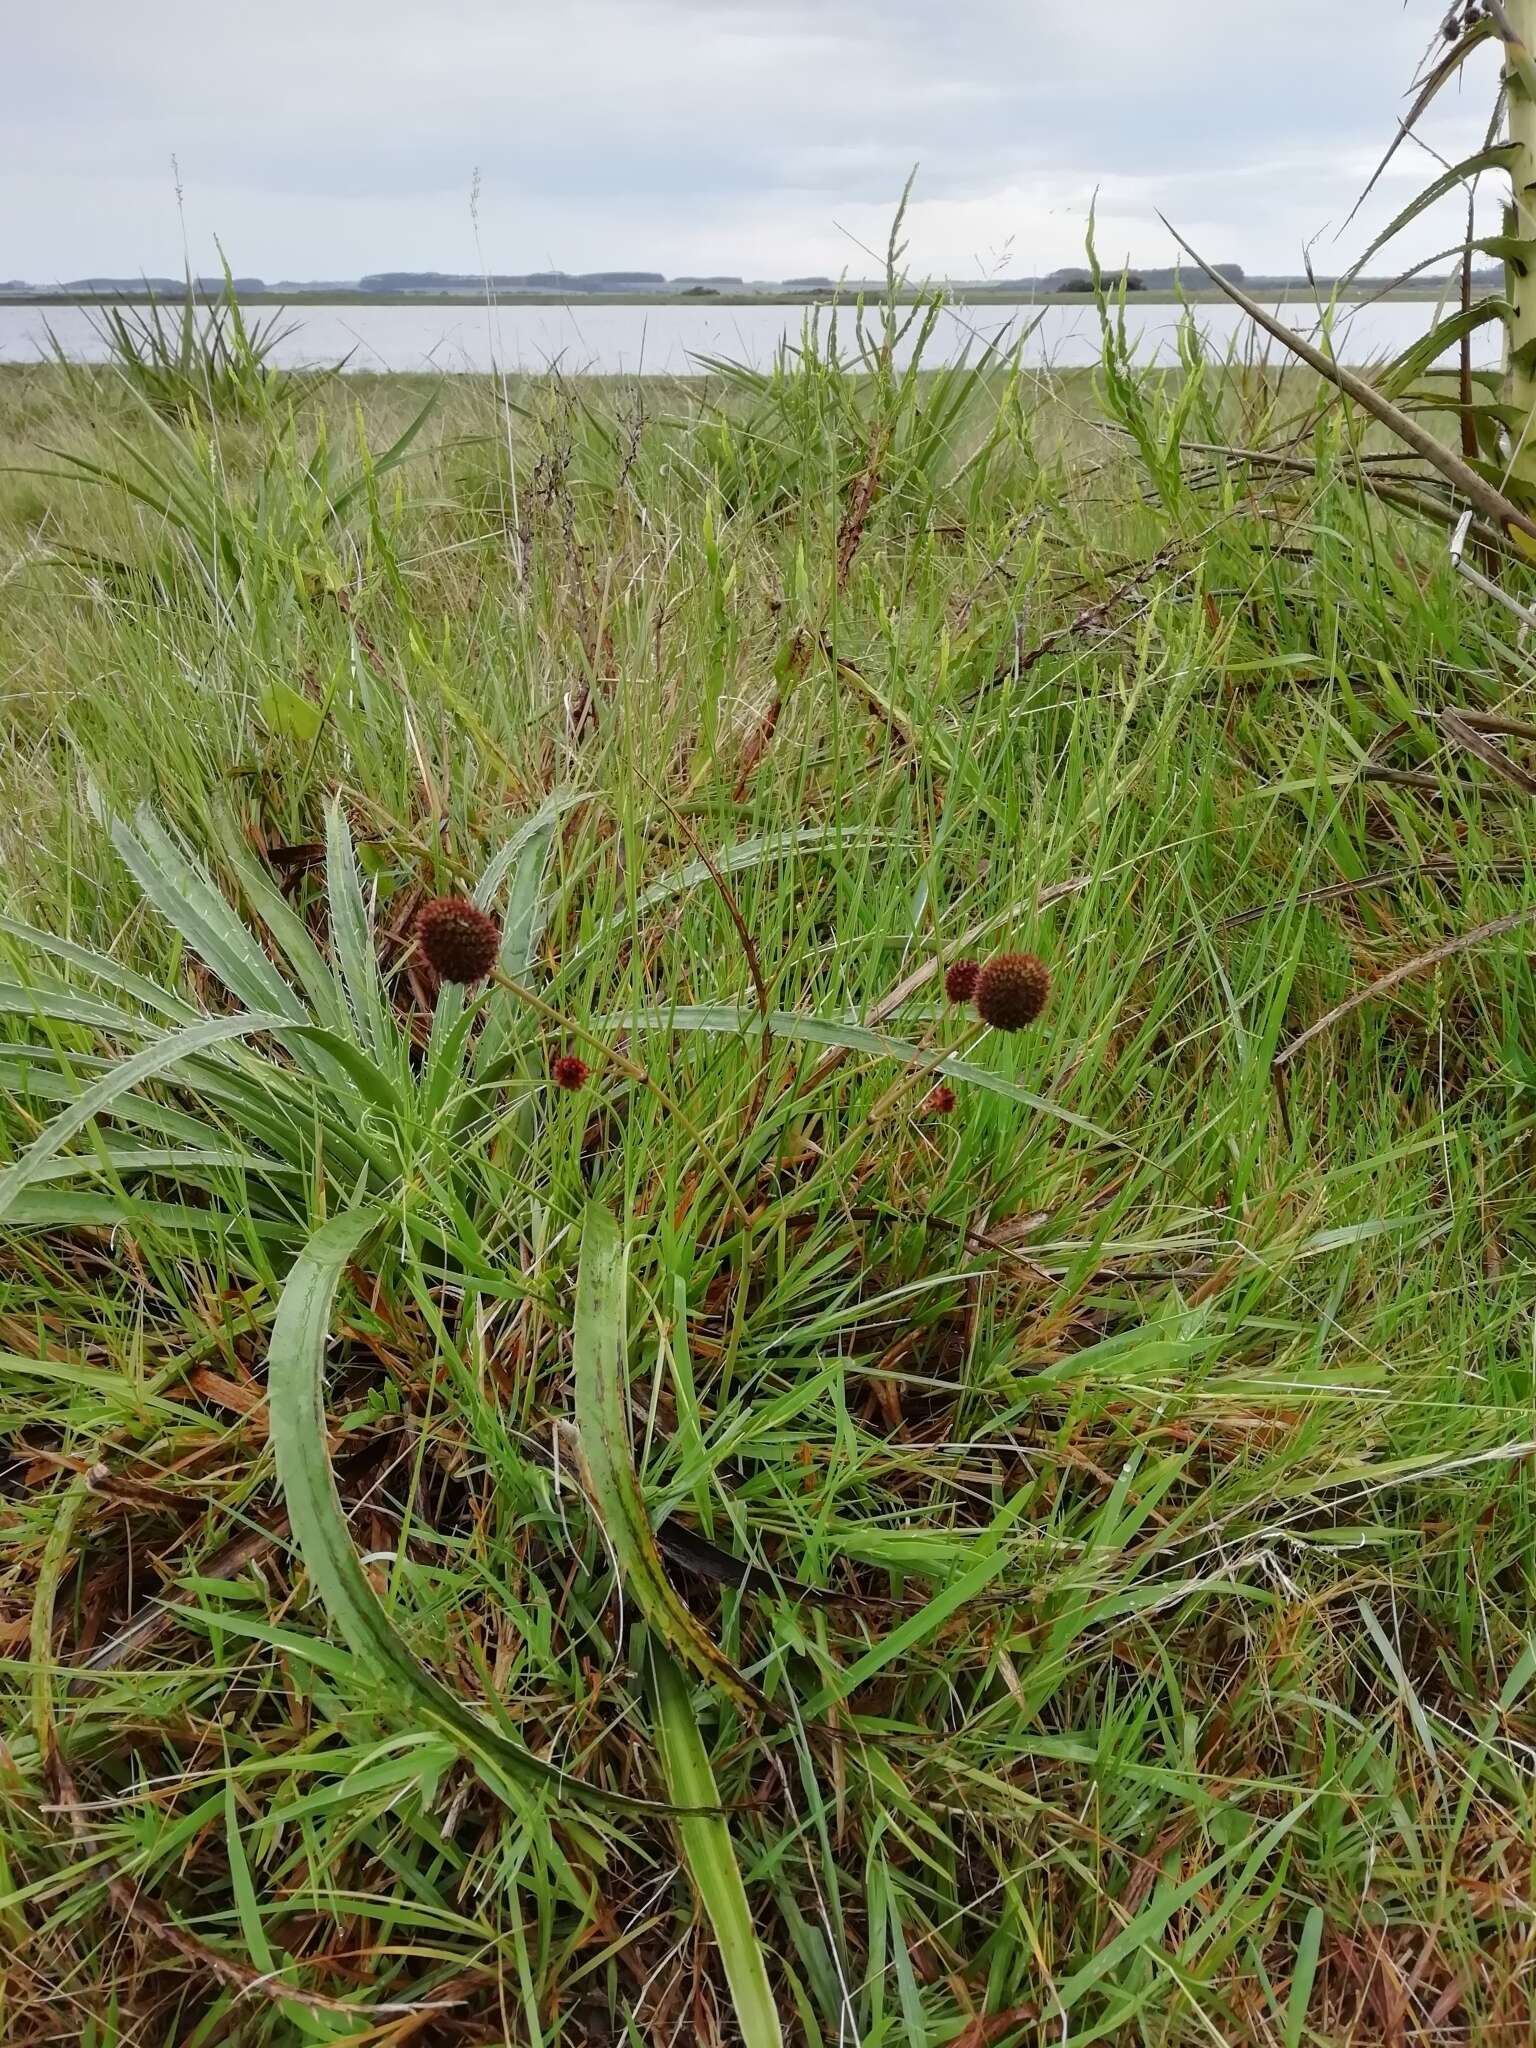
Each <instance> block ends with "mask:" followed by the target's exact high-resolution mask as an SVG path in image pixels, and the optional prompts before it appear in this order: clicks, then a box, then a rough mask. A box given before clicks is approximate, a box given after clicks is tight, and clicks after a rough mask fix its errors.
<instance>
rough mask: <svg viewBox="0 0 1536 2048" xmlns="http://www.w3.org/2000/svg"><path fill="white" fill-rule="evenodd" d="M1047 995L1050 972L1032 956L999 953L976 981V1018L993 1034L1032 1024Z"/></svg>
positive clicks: (1017, 1029)
mask: <svg viewBox="0 0 1536 2048" xmlns="http://www.w3.org/2000/svg"><path fill="white" fill-rule="evenodd" d="M1050 993H1051V970H1050V969H1049V968H1048V967H1047V966H1046V964H1045V962H1044V961H1043V960H1040V959H1037V958H1036V957H1035V955H1034V954H1033V953H999V954H997V955H996V957H995V958H994V959H991V960H989V961H988V962H987V964H986V966H985V967H983V968H982V970H981V972H980V974H978V975H977V977H976V1014H977V1016H978V1017H980V1019H981V1021H982V1023H983V1024H990V1025H991V1026H992V1028H993V1030H994V1031H1022V1030H1023V1029H1024V1026H1025V1025H1026V1024H1033V1023H1034V1021H1035V1019H1036V1018H1037V1017H1038V1016H1039V1014H1040V1012H1041V1011H1042V1010H1043V1009H1044V1008H1045V1005H1046V1002H1047V1000H1048V999H1049V997H1050Z"/></svg>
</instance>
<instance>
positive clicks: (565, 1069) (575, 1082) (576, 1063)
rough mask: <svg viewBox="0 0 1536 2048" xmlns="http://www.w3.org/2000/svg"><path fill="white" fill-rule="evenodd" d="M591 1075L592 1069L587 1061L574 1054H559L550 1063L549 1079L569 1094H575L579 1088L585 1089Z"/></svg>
mask: <svg viewBox="0 0 1536 2048" xmlns="http://www.w3.org/2000/svg"><path fill="white" fill-rule="evenodd" d="M591 1075H592V1069H591V1068H590V1067H589V1066H588V1065H587V1063H586V1061H585V1060H584V1059H580V1058H578V1057H577V1055H576V1054H575V1053H573V1052H562V1053H558V1054H556V1056H555V1058H554V1059H553V1060H551V1061H550V1065H549V1078H550V1079H551V1081H553V1082H554V1084H555V1086H556V1087H557V1088H564V1089H565V1090H566V1091H567V1093H570V1094H574V1093H575V1091H576V1090H577V1089H578V1088H585V1087H586V1085H587V1082H588V1081H589V1080H590V1079H591Z"/></svg>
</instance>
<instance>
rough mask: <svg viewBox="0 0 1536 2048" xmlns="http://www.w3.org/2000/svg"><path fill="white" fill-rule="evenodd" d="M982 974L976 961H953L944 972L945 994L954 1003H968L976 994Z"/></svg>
mask: <svg viewBox="0 0 1536 2048" xmlns="http://www.w3.org/2000/svg"><path fill="white" fill-rule="evenodd" d="M980 972H981V969H980V967H979V966H978V965H977V963H976V962H975V961H974V960H951V962H950V963H949V965H948V967H947V968H946V969H945V970H944V993H945V995H947V996H948V997H949V1000H950V1001H951V1002H952V1003H968V1002H969V1001H970V1000H971V997H972V996H973V995H975V993H976V977H977V975H979V974H980Z"/></svg>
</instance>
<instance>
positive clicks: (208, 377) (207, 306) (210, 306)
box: [48, 262, 341, 424]
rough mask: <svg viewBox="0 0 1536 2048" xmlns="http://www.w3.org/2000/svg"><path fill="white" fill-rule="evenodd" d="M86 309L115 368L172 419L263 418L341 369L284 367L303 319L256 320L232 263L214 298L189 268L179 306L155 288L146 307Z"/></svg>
mask: <svg viewBox="0 0 1536 2048" xmlns="http://www.w3.org/2000/svg"><path fill="white" fill-rule="evenodd" d="M81 310H82V311H83V312H84V313H85V317H86V320H87V322H88V324H89V326H90V328H91V331H92V333H93V335H94V336H95V339H96V342H97V344H98V350H97V352H98V354H99V356H100V359H101V361H102V362H103V363H104V364H105V365H106V367H107V368H108V370H109V371H110V372H111V373H112V374H113V375H114V376H115V377H116V378H117V379H118V380H119V381H120V382H121V383H122V384H124V385H126V387H127V388H128V390H130V391H131V392H132V393H133V394H134V395H135V396H136V397H137V398H139V399H141V400H142V401H143V403H144V404H145V405H147V406H149V407H150V408H151V409H152V410H153V411H155V412H157V413H158V414H159V415H160V416H161V417H162V418H163V419H167V420H175V421H180V422H183V423H191V422H198V421H200V422H203V423H204V424H210V423H212V422H215V421H219V420H228V421H239V420H252V419H259V418H262V417H263V416H264V415H266V414H267V413H268V412H269V411H270V410H271V408H272V405H273V403H274V401H275V400H276V399H277V398H279V397H281V399H282V401H283V403H285V404H287V405H290V406H295V405H299V404H302V402H303V401H304V400H305V399H306V398H307V397H309V396H310V395H311V394H312V393H313V392H314V391H315V390H316V389H317V388H318V386H319V385H320V383H321V382H322V381H323V380H324V379H325V378H327V377H329V376H332V375H334V374H335V371H336V370H337V369H339V368H340V367H341V366H340V365H339V364H338V365H335V366H331V367H328V368H325V369H321V370H312V371H291V370H283V369H280V368H279V367H278V365H277V362H276V360H275V358H276V356H277V354H278V351H279V350H280V348H281V347H282V345H283V343H284V342H285V341H287V340H288V339H290V337H291V336H292V335H293V334H294V333H295V332H296V329H297V323H296V322H295V321H292V320H288V319H286V318H285V316H284V315H283V313H282V312H281V311H279V312H275V313H273V314H271V315H270V316H269V317H268V318H267V319H265V320H252V319H250V318H248V317H247V315H246V313H245V310H244V308H243V307H242V306H241V304H240V299H239V295H238V294H237V292H236V290H235V285H234V279H233V278H232V276H231V275H230V270H229V265H228V263H227V262H226V263H225V265H224V288H223V291H222V293H221V294H220V296H219V297H218V298H217V299H215V300H213V301H211V302H210V301H208V300H206V299H205V298H204V297H203V295H202V294H201V293H200V292H199V290H198V288H197V287H196V285H195V284H194V283H193V280H192V275H191V272H190V271H189V272H188V273H187V285H186V292H185V294H184V296H183V297H182V298H181V299H180V300H178V301H177V302H176V303H175V304H174V305H172V304H169V303H167V302H166V301H164V300H162V299H161V298H159V297H158V296H157V295H156V294H155V293H154V292H153V291H149V292H147V295H146V303H145V304H144V305H142V306H139V305H125V306H101V307H89V306H87V307H83V308H82V309H81ZM48 339H49V345H50V349H51V351H52V355H53V358H54V361H55V362H56V363H57V364H58V365H59V367H60V368H61V370H63V372H64V373H65V375H66V376H69V377H71V378H74V379H76V380H78V379H79V377H80V372H79V370H78V368H77V366H76V364H75V362H74V361H73V359H72V358H71V357H70V355H69V354H68V352H67V350H66V349H65V348H64V346H63V344H62V343H61V342H60V341H59V339H58V337H57V336H56V335H55V334H54V333H53V332H52V330H51V329H50V330H49V335H48Z"/></svg>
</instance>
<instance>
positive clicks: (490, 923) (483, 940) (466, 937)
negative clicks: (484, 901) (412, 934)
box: [416, 896, 501, 982]
mask: <svg viewBox="0 0 1536 2048" xmlns="http://www.w3.org/2000/svg"><path fill="white" fill-rule="evenodd" d="M416 936H417V938H418V939H419V940H420V942H421V950H422V952H423V953H424V954H425V955H426V958H427V961H428V963H429V964H430V965H431V966H432V967H434V968H435V969H436V970H437V973H438V975H439V977H440V978H441V979H442V980H443V981H465V982H468V981H484V979H485V977H486V976H487V975H488V974H489V973H490V971H491V969H492V968H493V967H494V966H495V965H496V955H497V952H498V951H499V950H500V947H501V927H500V925H499V924H497V922H496V920H495V918H494V917H492V916H491V914H490V912H489V911H486V910H482V909H480V907H479V905H478V904H474V903H471V902H470V900H469V898H468V897H467V896H434V897H433V898H432V901H431V902H430V903H424V904H423V905H422V906H421V914H420V916H419V917H418V918H417V920H416Z"/></svg>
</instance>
